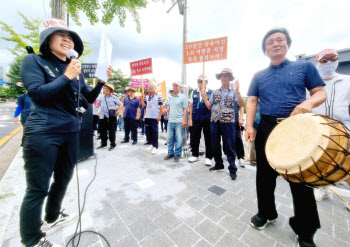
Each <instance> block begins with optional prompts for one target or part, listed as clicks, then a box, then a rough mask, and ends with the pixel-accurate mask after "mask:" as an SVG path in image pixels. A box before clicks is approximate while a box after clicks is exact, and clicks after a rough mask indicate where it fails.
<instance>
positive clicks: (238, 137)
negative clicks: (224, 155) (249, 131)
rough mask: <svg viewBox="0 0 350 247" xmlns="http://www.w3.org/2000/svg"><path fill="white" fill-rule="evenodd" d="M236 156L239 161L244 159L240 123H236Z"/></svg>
mask: <svg viewBox="0 0 350 247" xmlns="http://www.w3.org/2000/svg"><path fill="white" fill-rule="evenodd" d="M236 155H237V158H238V159H244V146H243V141H242V136H241V127H239V124H238V121H237V122H236Z"/></svg>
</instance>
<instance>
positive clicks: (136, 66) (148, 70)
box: [130, 58, 153, 93]
mask: <svg viewBox="0 0 350 247" xmlns="http://www.w3.org/2000/svg"><path fill="white" fill-rule="evenodd" d="M130 71H131V76H136V75H141V86H142V93H143V80H142V75H144V74H152V73H153V68H152V58H147V59H142V60H138V61H134V62H130Z"/></svg>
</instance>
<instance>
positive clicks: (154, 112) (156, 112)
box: [141, 84, 164, 154]
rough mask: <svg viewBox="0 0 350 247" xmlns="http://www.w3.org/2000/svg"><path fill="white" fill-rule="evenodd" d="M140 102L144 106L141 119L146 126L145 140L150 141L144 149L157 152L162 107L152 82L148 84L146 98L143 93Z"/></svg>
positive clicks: (160, 99) (159, 96) (153, 152)
mask: <svg viewBox="0 0 350 247" xmlns="http://www.w3.org/2000/svg"><path fill="white" fill-rule="evenodd" d="M141 104H142V107H146V109H145V115H144V118H143V120H144V121H145V125H146V126H147V127H146V137H147V141H148V142H149V143H151V145H150V146H149V147H148V148H147V149H146V150H147V151H150V152H152V154H157V150H158V132H159V124H158V122H159V121H160V119H161V117H162V112H163V108H164V107H163V100H162V97H161V95H159V94H157V93H156V86H155V85H154V84H150V85H149V87H148V95H147V96H146V98H145V96H144V95H142V99H141Z"/></svg>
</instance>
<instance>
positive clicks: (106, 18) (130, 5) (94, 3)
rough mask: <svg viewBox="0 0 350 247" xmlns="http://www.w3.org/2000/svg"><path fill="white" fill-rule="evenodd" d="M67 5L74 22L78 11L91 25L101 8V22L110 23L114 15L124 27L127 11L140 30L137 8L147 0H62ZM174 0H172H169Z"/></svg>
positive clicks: (143, 5) (76, 21) (77, 18)
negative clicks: (83, 14)
mask: <svg viewBox="0 0 350 247" xmlns="http://www.w3.org/2000/svg"><path fill="white" fill-rule="evenodd" d="M159 1H162V2H163V3H164V2H165V1H166V0H152V2H159ZM62 2H63V3H65V4H66V6H67V11H68V13H69V14H70V16H71V17H72V19H73V20H74V22H75V23H77V24H80V22H79V19H80V13H81V12H83V13H85V15H86V16H87V17H88V19H89V21H90V23H91V25H94V24H96V23H98V22H99V17H98V13H99V10H102V13H103V16H102V23H103V24H106V25H108V24H111V22H112V21H113V19H114V17H117V18H118V19H119V25H120V26H121V27H124V25H125V19H126V13H127V12H129V13H130V14H131V16H132V18H133V20H134V21H135V23H136V30H137V31H138V32H141V24H140V20H139V18H140V17H139V13H138V10H139V9H141V8H146V6H147V4H148V2H149V1H148V0H103V1H99V0H62ZM171 2H174V0H171Z"/></svg>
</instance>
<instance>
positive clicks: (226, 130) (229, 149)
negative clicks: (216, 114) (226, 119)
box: [210, 121, 237, 174]
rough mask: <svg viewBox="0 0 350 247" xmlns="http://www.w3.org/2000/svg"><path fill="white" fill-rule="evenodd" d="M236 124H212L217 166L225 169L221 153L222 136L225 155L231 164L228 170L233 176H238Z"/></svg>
mask: <svg viewBox="0 0 350 247" xmlns="http://www.w3.org/2000/svg"><path fill="white" fill-rule="evenodd" d="M235 132H236V131H235V123H220V121H218V122H217V123H213V122H211V123H210V134H211V150H212V152H213V156H214V160H215V166H216V167H218V168H224V161H223V160H222V152H221V143H220V142H221V136H222V141H223V144H224V145H223V148H224V153H225V154H226V156H227V161H228V163H229V164H230V165H229V167H228V170H229V171H230V173H231V174H236V172H237V167H236V165H235V159H236V153H235Z"/></svg>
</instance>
